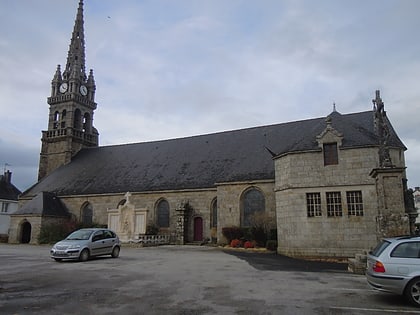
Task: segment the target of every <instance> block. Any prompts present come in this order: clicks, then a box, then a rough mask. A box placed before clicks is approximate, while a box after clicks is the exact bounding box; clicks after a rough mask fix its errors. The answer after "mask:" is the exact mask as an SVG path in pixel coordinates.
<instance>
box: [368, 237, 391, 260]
mask: <svg viewBox="0 0 420 315" xmlns="http://www.w3.org/2000/svg"><path fill="white" fill-rule="evenodd" d="M389 244H391V242H389V241H386V240H383V241H382V242H380V243H379V244H378V245H376V247H375V248H374V249H373V250H371V251H370V254H371V255H372V256H375V257H378V256H379V255H380V254H381V253H382V252H383V251H384V250H385V248H387V247H388V246H389Z"/></svg>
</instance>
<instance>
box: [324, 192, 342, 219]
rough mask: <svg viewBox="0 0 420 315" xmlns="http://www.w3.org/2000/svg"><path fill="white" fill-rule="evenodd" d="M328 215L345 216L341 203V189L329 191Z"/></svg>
mask: <svg viewBox="0 0 420 315" xmlns="http://www.w3.org/2000/svg"><path fill="white" fill-rule="evenodd" d="M327 216H329V217H341V216H343V207H342V205H341V193H340V192H339V191H333V192H327Z"/></svg>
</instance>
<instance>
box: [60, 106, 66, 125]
mask: <svg viewBox="0 0 420 315" xmlns="http://www.w3.org/2000/svg"><path fill="white" fill-rule="evenodd" d="M66 114H67V111H66V110H65V109H64V110H63V111H62V112H61V128H66Z"/></svg>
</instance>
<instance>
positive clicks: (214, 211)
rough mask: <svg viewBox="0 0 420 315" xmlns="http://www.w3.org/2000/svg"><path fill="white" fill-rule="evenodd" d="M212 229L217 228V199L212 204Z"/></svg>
mask: <svg viewBox="0 0 420 315" xmlns="http://www.w3.org/2000/svg"><path fill="white" fill-rule="evenodd" d="M210 227H211V228H216V227H217V199H216V198H215V199H214V200H213V202H212V204H211V210H210Z"/></svg>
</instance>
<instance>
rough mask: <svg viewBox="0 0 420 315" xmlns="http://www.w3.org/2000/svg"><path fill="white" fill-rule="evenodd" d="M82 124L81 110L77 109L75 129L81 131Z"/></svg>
mask: <svg viewBox="0 0 420 315" xmlns="http://www.w3.org/2000/svg"><path fill="white" fill-rule="evenodd" d="M81 123H82V113H81V112H80V109H76V110H75V111H74V123H73V128H74V129H79V130H80V129H81V127H82V126H81Z"/></svg>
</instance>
